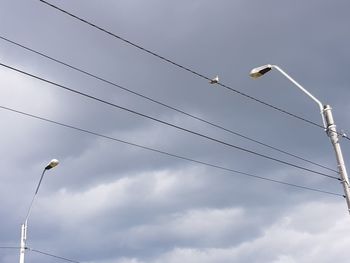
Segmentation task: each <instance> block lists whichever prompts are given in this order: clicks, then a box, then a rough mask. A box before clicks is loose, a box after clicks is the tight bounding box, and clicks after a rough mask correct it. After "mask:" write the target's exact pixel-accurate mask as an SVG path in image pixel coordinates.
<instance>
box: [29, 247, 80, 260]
mask: <svg viewBox="0 0 350 263" xmlns="http://www.w3.org/2000/svg"><path fill="white" fill-rule="evenodd" d="M27 249H28V250H29V251H32V252H35V253H39V254H42V255H45V256H49V257H53V258H57V259H61V260H63V261H67V262H73V263H81V262H80V261H76V260H73V259H69V258H66V257H61V256H57V255H54V254H51V253H48V252H43V251H40V250H37V249H32V248H27Z"/></svg>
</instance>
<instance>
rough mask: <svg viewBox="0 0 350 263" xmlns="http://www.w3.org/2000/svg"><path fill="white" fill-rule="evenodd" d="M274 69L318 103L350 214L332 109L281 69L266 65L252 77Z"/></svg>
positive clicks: (255, 71)
mask: <svg viewBox="0 0 350 263" xmlns="http://www.w3.org/2000/svg"><path fill="white" fill-rule="evenodd" d="M272 69H276V70H277V71H279V72H280V73H282V75H283V76H285V77H286V78H287V79H288V80H290V81H291V82H292V83H293V84H294V85H295V86H297V87H298V88H299V89H300V90H301V91H302V92H304V93H305V94H306V95H307V96H309V97H310V98H311V99H312V100H313V101H314V102H316V103H317V105H318V107H319V108H320V113H321V116H322V121H323V127H324V128H325V131H326V132H327V135H328V137H329V138H330V140H331V143H332V145H333V148H334V152H335V156H336V159H337V164H338V170H339V175H340V178H341V182H342V185H343V188H344V197H345V199H346V203H347V206H348V211H349V213H350V189H349V179H348V174H347V172H346V167H345V163H344V158H343V154H342V151H341V148H340V143H339V138H338V133H337V130H336V125H335V123H334V120H333V116H332V108H331V106H329V105H323V104H322V103H321V102H320V101H319V100H318V99H316V98H315V97H314V96H313V95H312V94H311V93H310V92H308V91H307V90H306V89H305V88H303V87H302V86H301V85H300V84H299V83H298V82H296V81H295V80H294V79H293V78H292V77H291V76H289V75H288V74H287V73H286V72H284V71H283V70H282V69H281V68H280V67H278V66H276V65H270V64H267V65H264V66H261V67H257V68H254V69H252V70H251V71H250V74H249V75H250V76H251V77H252V78H254V79H256V78H259V77H261V76H263V75H264V74H266V73H267V72H269V71H270V70H272Z"/></svg>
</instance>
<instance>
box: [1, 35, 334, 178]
mask: <svg viewBox="0 0 350 263" xmlns="http://www.w3.org/2000/svg"><path fill="white" fill-rule="evenodd" d="M0 39H2V40H4V41H7V42H9V43H11V44H14V45H16V46H19V47H21V48H23V49H25V50H28V51H30V52H32V53H35V54H37V55H40V56H42V57H45V58H47V59H49V60H52V61H54V62H56V63H59V64H61V65H64V66H66V67H68V68H71V69H73V70H76V71H78V72H80V73H83V74H85V75H88V76H90V77H93V78H95V79H97V80H100V81H102V82H104V83H107V84H110V85H112V86H114V87H117V88H119V89H121V90H124V91H126V92H129V93H131V94H133V95H136V96H139V97H141V98H143V99H146V100H149V101H151V102H153V103H156V104H158V105H161V106H164V107H166V108H168V109H171V110H174V111H176V112H178V113H181V114H184V115H185V116H188V117H191V118H193V119H196V120H198V121H201V122H203V123H206V124H208V125H211V126H212V127H215V128H218V129H221V130H224V131H226V132H229V133H231V134H234V135H236V136H239V137H241V138H244V139H246V140H249V141H252V142H254V143H257V144H259V145H262V146H264V147H267V148H270V149H273V150H275V151H278V152H280V153H283V154H285V155H288V156H291V157H294V158H296V159H299V160H302V161H305V162H308V163H310V164H313V165H316V166H319V167H321V168H324V169H327V170H329V171H332V172H335V173H338V171H337V170H334V169H332V168H329V167H327V166H324V165H321V164H319V163H316V162H313V161H310V160H308V159H306V158H304V157H301V156H298V155H296V154H292V153H290V152H287V151H285V150H281V149H279V148H277V147H274V146H271V145H268V144H267V143H264V142H261V141H258V140H256V139H252V138H250V137H248V136H246V135H243V134H241V133H238V132H235V131H233V130H230V129H228V128H225V127H223V126H221V125H218V124H215V123H213V122H211V121H208V120H205V119H203V118H200V117H198V116H195V115H193V114H190V113H187V112H185V111H184V110H181V109H178V108H175V107H173V106H169V105H167V104H165V103H164V102H160V101H159V100H155V99H153V98H151V97H148V96H146V95H143V94H141V93H138V92H135V91H133V90H130V89H128V88H125V87H123V86H121V85H119V84H116V83H115V82H112V81H109V80H107V79H105V78H102V77H99V76H97V75H96V74H93V73H90V72H87V71H85V70H83V69H80V68H77V67H75V66H73V65H71V64H68V63H66V62H62V61H61V60H58V59H56V58H53V57H52V56H49V55H46V54H44V53H42V52H39V51H37V50H34V49H32V48H29V47H26V46H24V45H22V44H19V43H17V42H15V41H13V40H10V39H8V38H5V37H3V36H1V35H0Z"/></svg>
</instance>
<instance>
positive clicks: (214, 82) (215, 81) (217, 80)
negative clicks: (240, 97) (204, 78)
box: [209, 76, 219, 84]
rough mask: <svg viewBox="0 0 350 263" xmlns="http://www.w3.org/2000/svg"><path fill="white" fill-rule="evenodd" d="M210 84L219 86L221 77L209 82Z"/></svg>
mask: <svg viewBox="0 0 350 263" xmlns="http://www.w3.org/2000/svg"><path fill="white" fill-rule="evenodd" d="M209 83H210V84H217V83H219V76H216V77H215V78H213V79H211V80H210V81H209Z"/></svg>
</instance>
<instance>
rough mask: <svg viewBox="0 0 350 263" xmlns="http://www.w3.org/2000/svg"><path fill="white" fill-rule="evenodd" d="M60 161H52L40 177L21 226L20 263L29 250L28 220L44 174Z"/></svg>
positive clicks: (22, 262)
mask: <svg viewBox="0 0 350 263" xmlns="http://www.w3.org/2000/svg"><path fill="white" fill-rule="evenodd" d="M58 163H59V162H58V160H56V159H52V160H51V161H50V162H49V163H48V164H47V165H46V167H45V168H44V170H43V172H42V174H41V177H40V180H39V183H38V186H37V187H36V190H35V193H34V195H33V199H32V201H31V203H30V206H29V209H28V212H27V215H26V218H25V220H24V223H23V224H22V226H21V246H20V252H19V263H24V254H25V250H26V249H27V247H26V241H27V228H28V218H29V216H30V212H31V210H32V207H33V203H34V200H35V198H36V196H37V194H38V191H39V188H40V185H41V181H42V180H43V178H44V174H45V172H46V171H47V170H50V169H52V168H53V167H55V166H57V165H58Z"/></svg>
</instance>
